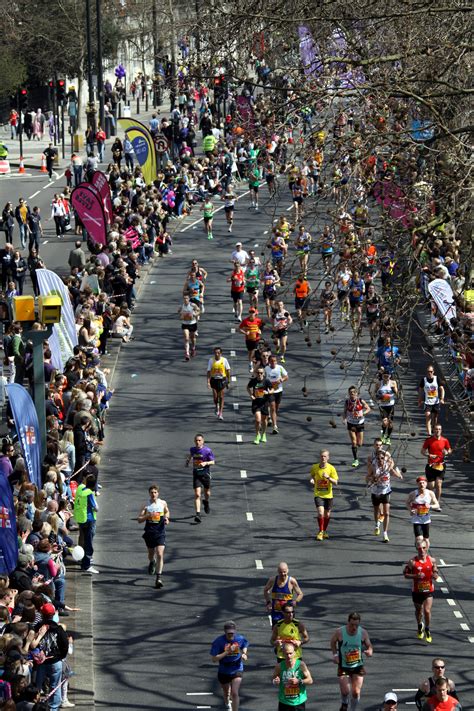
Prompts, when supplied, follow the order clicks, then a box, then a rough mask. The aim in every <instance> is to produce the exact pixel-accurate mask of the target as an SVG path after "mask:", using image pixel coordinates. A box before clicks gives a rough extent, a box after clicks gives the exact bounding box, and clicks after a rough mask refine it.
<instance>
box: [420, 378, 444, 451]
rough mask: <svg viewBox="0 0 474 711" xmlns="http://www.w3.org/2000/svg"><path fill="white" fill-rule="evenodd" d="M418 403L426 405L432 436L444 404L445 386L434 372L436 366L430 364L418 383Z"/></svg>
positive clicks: (427, 420) (427, 423)
mask: <svg viewBox="0 0 474 711" xmlns="http://www.w3.org/2000/svg"><path fill="white" fill-rule="evenodd" d="M418 394H419V397H418V404H419V406H420V407H421V406H422V405H423V406H424V410H425V420H426V431H427V433H428V436H429V437H431V434H432V432H433V428H434V427H435V425H437V424H438V417H439V411H440V407H441V405H444V395H445V392H444V386H443V385H441V383H438V378H437V377H436V375H435V374H434V368H433V366H432V365H429V366H428V368H427V369H426V375H425V376H424V377H423V378H422V379H421V380H420V384H419V385H418Z"/></svg>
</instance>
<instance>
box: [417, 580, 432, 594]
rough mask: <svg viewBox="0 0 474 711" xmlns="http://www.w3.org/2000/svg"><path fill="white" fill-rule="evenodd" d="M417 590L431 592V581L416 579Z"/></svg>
mask: <svg viewBox="0 0 474 711" xmlns="http://www.w3.org/2000/svg"><path fill="white" fill-rule="evenodd" d="M418 592H423V593H425V592H431V583H430V581H429V580H420V581H418Z"/></svg>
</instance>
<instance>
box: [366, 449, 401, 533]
mask: <svg viewBox="0 0 474 711" xmlns="http://www.w3.org/2000/svg"><path fill="white" fill-rule="evenodd" d="M391 476H395V477H396V478H397V479H403V476H402V474H401V473H400V472H399V471H398V468H397V467H396V466H395V465H394V464H393V460H392V458H391V457H389V458H387V456H386V453H385V452H384V451H382V450H378V452H377V454H376V455H375V461H373V464H372V466H371V468H370V471H369V472H368V473H367V477H366V482H367V484H368V485H369V487H370V493H371V497H372V506H373V508H374V521H375V528H374V534H375V535H376V536H378V535H379V534H380V520H379V517H380V514H381V515H382V516H383V540H384V542H386V543H388V541H389V540H390V539H389V537H388V527H389V522H390V494H391V491H392V487H391V482H390V477H391Z"/></svg>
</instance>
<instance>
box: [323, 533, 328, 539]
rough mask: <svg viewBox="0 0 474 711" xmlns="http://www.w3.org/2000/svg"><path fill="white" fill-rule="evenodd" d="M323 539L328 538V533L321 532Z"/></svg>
mask: <svg viewBox="0 0 474 711" xmlns="http://www.w3.org/2000/svg"><path fill="white" fill-rule="evenodd" d="M323 538H326V539H327V538H329V533H328V532H327V531H323Z"/></svg>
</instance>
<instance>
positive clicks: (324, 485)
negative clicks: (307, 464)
mask: <svg viewBox="0 0 474 711" xmlns="http://www.w3.org/2000/svg"><path fill="white" fill-rule="evenodd" d="M318 489H319V490H320V491H327V490H328V489H329V479H319V480H318Z"/></svg>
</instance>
